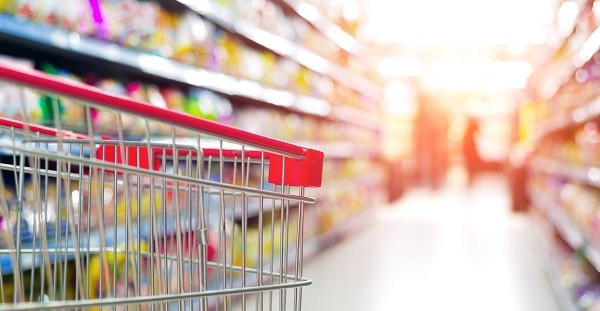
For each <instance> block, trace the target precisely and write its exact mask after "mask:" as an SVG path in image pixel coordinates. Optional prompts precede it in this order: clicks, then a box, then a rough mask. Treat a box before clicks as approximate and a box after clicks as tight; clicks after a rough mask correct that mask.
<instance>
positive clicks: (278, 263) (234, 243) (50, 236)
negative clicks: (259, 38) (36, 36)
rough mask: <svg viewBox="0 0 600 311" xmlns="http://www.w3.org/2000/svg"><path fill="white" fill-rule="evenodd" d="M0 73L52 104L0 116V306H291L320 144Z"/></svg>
mask: <svg viewBox="0 0 600 311" xmlns="http://www.w3.org/2000/svg"><path fill="white" fill-rule="evenodd" d="M0 82H2V83H9V84H10V85H14V86H15V87H17V88H18V89H19V92H21V94H22V96H21V97H19V98H21V99H25V98H30V97H32V95H34V96H33V97H35V98H40V99H43V100H44V103H45V104H46V108H48V109H50V110H51V111H53V114H52V118H50V119H48V118H47V119H44V120H41V121H40V123H44V124H38V123H36V120H33V119H31V117H29V116H30V115H31V114H32V113H31V111H27V110H28V109H30V108H31V105H27V104H25V103H15V104H20V113H19V114H18V115H20V116H21V118H22V119H21V120H14V119H8V118H5V117H3V118H0V263H1V266H0V268H1V273H0V299H1V302H2V304H1V305H0V309H1V310H9V309H10V310H39V309H67V310H79V309H105V308H106V309H116V310H121V309H128V308H129V309H135V310H138V309H143V310H150V309H152V310H154V309H156V310H171V309H177V310H181V309H185V310H231V309H234V308H236V309H241V310H246V309H251V310H265V309H268V310H289V309H293V310H300V309H301V301H302V288H303V287H304V286H306V285H309V284H310V283H311V281H310V280H309V279H307V278H305V277H303V275H302V264H303V255H302V254H303V239H304V235H303V224H304V205H305V204H312V203H315V200H314V199H313V198H309V197H306V196H305V192H304V189H305V187H319V186H320V184H321V172H322V165H323V154H322V153H321V152H319V151H316V150H312V149H305V148H302V147H299V146H296V145H293V144H289V143H286V142H283V141H279V140H275V139H270V138H267V137H263V136H259V135H255V134H252V133H248V132H245V131H242V130H239V129H236V128H232V127H228V126H224V125H221V124H217V123H214V122H210V121H207V120H202V119H198V118H195V117H193V116H190V115H186V114H182V113H178V112H173V111H169V110H166V109H162V108H158V107H155V106H151V105H148V104H145V103H143V102H139V101H135V100H132V99H130V98H126V97H122V96H117V95H110V94H108V93H105V92H102V91H100V90H98V89H96V88H93V87H89V86H85V85H83V84H80V83H77V82H70V81H66V80H63V79H61V78H56V77H52V76H48V75H46V74H43V73H39V72H37V71H34V70H27V69H25V70H23V69H17V68H15V67H13V66H12V65H10V64H5V63H4V64H2V63H0ZM61 112H67V113H63V114H61ZM67 114H68V115H69V116H70V117H68V118H67V117H65V115H67ZM73 115H79V116H80V118H74V117H72V116H73Z"/></svg>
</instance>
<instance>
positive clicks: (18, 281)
mask: <svg viewBox="0 0 600 311" xmlns="http://www.w3.org/2000/svg"><path fill="white" fill-rule="evenodd" d="M19 90H20V92H19V96H20V100H21V103H25V102H26V98H25V88H24V87H20V88H19ZM21 112H22V113H23V116H24V118H25V129H24V132H23V135H24V136H26V137H24V138H25V140H28V139H29V136H30V135H31V133H30V129H29V114H28V111H27V107H26V105H24V104H23V105H21ZM12 136H13V140H12V143H13V147H16V137H15V130H14V128H13V129H12ZM13 150H15V149H13ZM24 156H25V155H24V153H23V152H22V151H21V152H20V158H19V163H20V167H19V176H20V177H21V178H24V175H23V169H24V164H25V163H24ZM13 164H14V165H16V164H17V161H16V152H15V151H13ZM14 174H15V175H14V176H15V179H14V180H15V183H16V182H17V180H19V186H17V187H18V188H19V189H17V195H18V197H17V236H16V237H12V236H11V240H12V239H15V238H16V251H17V254H16V256H15V257H14V260H13V272H14V274H13V280H14V283H15V284H14V288H15V289H14V295H13V302H15V303H16V302H17V298H20V300H21V301H23V300H24V297H23V295H24V292H23V291H24V288H22V286H23V284H22V282H23V280H24V278H23V269H22V267H21V254H20V249H21V242H22V241H21V217H22V215H21V214H22V212H23V191H24V189H23V187H24V183H23V182H24V181H23V179H17V171H16V168H15V170H14ZM9 219H10V217H9ZM11 229H12V228H11ZM10 234H11V235H12V234H13V231H12V230H11V231H10ZM19 292H20V295H18V293H19Z"/></svg>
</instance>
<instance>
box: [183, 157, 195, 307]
mask: <svg viewBox="0 0 600 311" xmlns="http://www.w3.org/2000/svg"><path fill="white" fill-rule="evenodd" d="M185 162H186V166H185V169H186V174H185V175H186V176H187V177H190V178H191V177H192V151H191V150H190V151H189V153H188V154H187V156H186V159H185ZM185 202H186V203H185V207H186V209H187V217H188V222H187V228H186V229H185V231H186V235H185V236H186V239H187V251H186V252H185V254H184V255H185V256H186V257H187V268H186V269H185V271H189V273H190V274H189V283H188V285H189V286H188V288H187V292H188V293H191V292H192V290H193V287H192V286H193V284H194V274H193V273H192V271H194V267H193V266H192V265H193V258H192V255H193V254H194V252H193V249H192V247H193V243H192V241H193V238H195V233H194V226H193V219H192V184H187V183H186V191H185ZM193 301H194V300H193V299H189V300H188V303H189V308H192V303H193Z"/></svg>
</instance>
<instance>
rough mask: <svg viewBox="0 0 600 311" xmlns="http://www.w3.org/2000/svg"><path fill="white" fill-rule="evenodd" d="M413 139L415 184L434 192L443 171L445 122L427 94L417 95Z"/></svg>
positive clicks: (442, 175) (445, 159)
mask: <svg viewBox="0 0 600 311" xmlns="http://www.w3.org/2000/svg"><path fill="white" fill-rule="evenodd" d="M414 139H415V156H416V163H417V179H418V183H419V184H420V185H423V186H426V187H431V188H433V189H438V188H439V187H440V186H441V185H442V183H443V181H444V179H445V178H444V177H445V175H446V169H447V158H448V157H447V154H448V150H447V148H448V120H447V118H446V115H445V114H444V112H443V111H442V110H441V109H440V107H438V105H437V103H436V102H435V100H434V99H433V98H432V97H431V96H429V95H427V94H421V96H420V99H419V108H418V110H417V113H416V116H415V137H414Z"/></svg>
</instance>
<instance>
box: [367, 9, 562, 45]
mask: <svg viewBox="0 0 600 311" xmlns="http://www.w3.org/2000/svg"><path fill="white" fill-rule="evenodd" d="M552 5H553V4H552V1H547V2H546V1H539V0H503V1H492V2H490V1H481V0H452V1H447V0H428V1H409V0H394V1H389V0H370V1H368V8H367V16H366V23H365V27H364V28H363V31H364V34H365V35H368V37H369V38H372V39H373V40H374V41H380V42H396V43H414V44H455V43H456V44H516V43H523V44H540V43H543V42H544V41H545V40H546V38H547V34H546V31H545V27H546V26H547V23H548V15H549V12H552V11H553V7H552Z"/></svg>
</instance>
